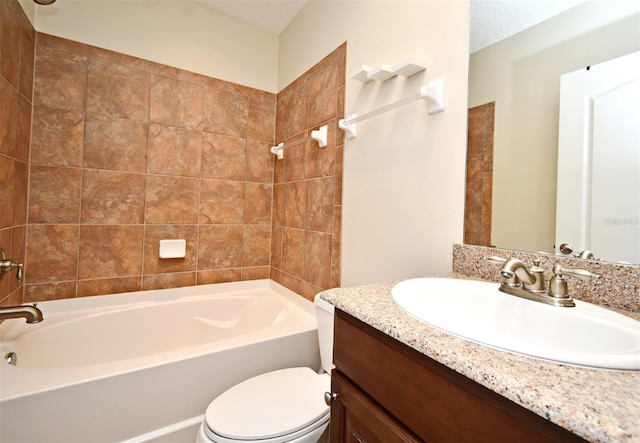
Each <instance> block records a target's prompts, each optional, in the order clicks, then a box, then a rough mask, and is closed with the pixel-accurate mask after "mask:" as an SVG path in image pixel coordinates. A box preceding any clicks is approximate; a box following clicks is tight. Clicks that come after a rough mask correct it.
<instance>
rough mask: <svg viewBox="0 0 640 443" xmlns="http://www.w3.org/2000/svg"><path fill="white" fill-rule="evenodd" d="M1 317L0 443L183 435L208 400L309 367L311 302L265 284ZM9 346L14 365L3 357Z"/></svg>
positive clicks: (129, 297) (111, 299) (113, 298)
mask: <svg viewBox="0 0 640 443" xmlns="http://www.w3.org/2000/svg"><path fill="white" fill-rule="evenodd" d="M38 307H39V308H40V309H41V310H42V312H43V314H44V321H42V322H41V323H38V324H27V323H26V322H25V321H24V320H22V319H13V320H6V321H5V322H3V323H2V324H1V325H0V354H1V356H2V357H3V360H1V361H0V441H2V442H3V443H9V442H14V441H30V442H46V441H55V442H73V441H79V442H91V441H96V442H97V441H99V442H107V441H140V442H142V441H172V442H177V441H189V442H192V441H194V439H195V434H196V430H197V427H198V425H199V423H200V421H201V419H202V415H203V414H204V411H205V409H206V407H207V405H208V403H209V402H210V401H211V400H212V399H213V398H214V397H216V396H217V395H218V394H220V393H221V392H222V391H224V390H225V389H227V388H229V387H231V386H233V385H234V384H236V383H238V382H240V381H242V380H245V379H247V378H249V377H252V376H254V375H257V374H260V373H263V372H267V371H272V370H275V369H280V368H285V367H292V366H308V367H311V368H314V369H315V368H319V351H318V344H317V328H316V320H315V314H314V309H313V304H312V303H311V302H309V301H307V300H305V299H303V298H302V297H300V296H298V295H296V294H294V293H293V292H291V291H289V290H287V289H286V288H284V287H282V286H280V285H278V284H277V283H274V282H273V281H270V280H257V281H249V282H237V283H224V284H217V285H205V286H194V287H188V288H178V289H168V290H157V291H143V292H132V293H126V294H118V295H109V296H102V297H86V298H78V299H68V300H59V301H51V302H43V303H40V304H38ZM8 352H15V353H16V354H17V365H16V366H12V365H9V364H8V363H6V362H5V361H4V356H5V355H6V354H7V353H8Z"/></svg>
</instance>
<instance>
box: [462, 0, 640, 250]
mask: <svg viewBox="0 0 640 443" xmlns="http://www.w3.org/2000/svg"><path fill="white" fill-rule="evenodd" d="M617 3H619V2H616V1H614V2H604V1H596V2H585V3H583V4H580V5H578V6H576V7H574V8H572V9H570V10H568V11H566V12H564V13H562V14H560V15H558V16H556V17H554V18H552V19H550V20H547V21H546V22H543V23H541V24H539V25H537V26H534V27H532V28H530V29H528V30H525V31H523V32H521V33H519V34H516V35H515V36H513V37H510V38H508V39H506V40H503V41H501V42H499V43H497V44H495V45H492V46H489V47H487V48H485V49H483V50H480V51H478V52H476V53H474V54H472V56H471V62H470V87H469V107H470V108H471V107H474V106H478V105H481V104H485V103H489V102H493V101H495V134H494V164H493V199H492V200H493V208H492V232H491V244H494V245H496V246H498V247H503V248H511V249H519V250H527V251H546V252H553V251H554V243H555V210H556V158H557V137H558V106H559V104H558V97H559V83H560V81H559V79H560V76H561V75H562V74H565V73H567V72H571V71H574V70H576V69H579V68H584V67H585V66H588V65H593V64H596V63H599V62H602V61H605V60H609V59H611V58H615V57H618V56H621V55H624V54H628V53H631V52H635V51H638V50H640V30H639V29H638V28H639V26H638V23H639V17H640V13H638V12H637V10H638V7H637V6H636V7H635V11H636V12H635V13H634V12H632V13H631V15H630V13H629V11H624V12H620V11H616V10H615V8H614V7H612V6H611V5H613V4H617ZM626 3H627V4H629V3H631V2H626Z"/></svg>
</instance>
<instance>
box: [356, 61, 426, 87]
mask: <svg viewBox="0 0 640 443" xmlns="http://www.w3.org/2000/svg"><path fill="white" fill-rule="evenodd" d="M425 69H427V66H426V64H425V63H424V62H423V61H421V60H418V59H413V58H409V59H406V60H403V61H401V62H400V63H397V64H395V65H393V66H390V65H385V64H381V65H378V66H376V67H374V68H372V67H371V66H367V65H362V66H360V67H359V68H358V69H356V70H354V71H353V72H352V73H351V75H350V76H349V77H350V78H352V79H353V80H357V81H359V82H362V83H368V82H370V81H372V80H376V81H380V82H384V81H387V80H389V79H391V78H393V77H397V76H402V77H411V76H412V75H415V74H417V73H419V72H422V71H424V70H425Z"/></svg>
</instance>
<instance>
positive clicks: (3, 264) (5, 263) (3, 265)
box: [0, 248, 24, 282]
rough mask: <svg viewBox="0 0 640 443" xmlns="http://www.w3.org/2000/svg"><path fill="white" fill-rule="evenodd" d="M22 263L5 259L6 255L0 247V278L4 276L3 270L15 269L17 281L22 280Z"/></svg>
mask: <svg viewBox="0 0 640 443" xmlns="http://www.w3.org/2000/svg"><path fill="white" fill-rule="evenodd" d="M23 268H24V265H23V264H22V263H16V262H14V261H13V260H9V259H7V256H6V255H5V253H4V249H2V248H0V280H2V278H3V277H4V274H5V272H11V271H13V270H14V269H17V270H18V271H17V272H16V279H17V280H18V282H21V281H22V269H23Z"/></svg>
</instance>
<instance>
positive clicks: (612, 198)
mask: <svg viewBox="0 0 640 443" xmlns="http://www.w3.org/2000/svg"><path fill="white" fill-rule="evenodd" d="M638 122H640V52H636V53H633V54H629V55H627V56H624V57H619V58H616V59H613V60H610V61H608V62H604V63H600V64H597V65H594V66H590V67H589V68H587V69H581V70H579V71H575V72H571V73H569V74H565V75H563V76H562V77H561V92H560V132H559V137H558V200H557V209H556V245H560V244H561V243H570V244H572V245H574V249H575V250H585V249H587V250H591V251H592V252H593V253H594V254H595V255H596V257H616V258H617V259H618V260H621V261H626V262H630V263H640V126H639V125H638ZM576 196H580V198H576Z"/></svg>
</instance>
